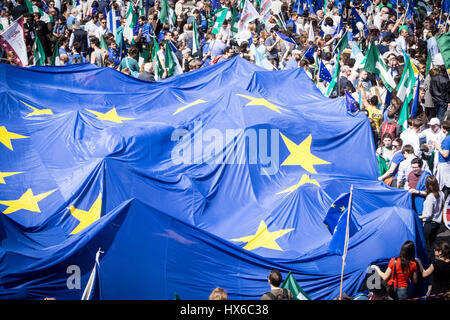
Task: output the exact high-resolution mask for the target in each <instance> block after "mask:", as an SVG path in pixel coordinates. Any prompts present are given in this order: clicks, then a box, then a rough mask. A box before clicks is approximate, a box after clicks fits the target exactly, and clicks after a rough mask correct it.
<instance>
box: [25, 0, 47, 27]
mask: <svg viewBox="0 0 450 320" xmlns="http://www.w3.org/2000/svg"><path fill="white" fill-rule="evenodd" d="M25 4H26V5H27V8H28V12H29V13H31V14H33V13H34V12H39V13H40V14H41V18H40V20H42V21H44V22H45V23H47V22H53V17H52V16H50V15H48V14H47V13H45V12H44V11H42V10H41V9H40V8H39V7H37V6H35V5H34V4H32V3H31V1H29V0H25Z"/></svg>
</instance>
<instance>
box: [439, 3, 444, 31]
mask: <svg viewBox="0 0 450 320" xmlns="http://www.w3.org/2000/svg"><path fill="white" fill-rule="evenodd" d="M443 7H444V0H441V13H440V14H439V21H438V26H439V25H440V24H441V19H442V9H443Z"/></svg>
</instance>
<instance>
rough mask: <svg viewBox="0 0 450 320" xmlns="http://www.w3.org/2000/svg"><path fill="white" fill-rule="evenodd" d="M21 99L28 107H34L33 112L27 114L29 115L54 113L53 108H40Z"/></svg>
mask: <svg viewBox="0 0 450 320" xmlns="http://www.w3.org/2000/svg"><path fill="white" fill-rule="evenodd" d="M19 101H20V102H22V103H23V104H24V105H26V106H27V107H28V108H30V109H33V112H30V113H29V114H27V115H26V116H27V117H31V116H41V115H48V114H53V112H52V110H51V109H38V108H36V107H33V106H30V105H29V104H28V103H26V102H23V101H22V100H19Z"/></svg>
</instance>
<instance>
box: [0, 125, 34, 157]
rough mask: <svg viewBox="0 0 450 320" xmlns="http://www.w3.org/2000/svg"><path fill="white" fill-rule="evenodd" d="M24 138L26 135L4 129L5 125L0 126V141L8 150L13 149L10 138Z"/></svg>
mask: <svg viewBox="0 0 450 320" xmlns="http://www.w3.org/2000/svg"><path fill="white" fill-rule="evenodd" d="M25 138H28V137H26V136H22V135H20V134H17V133H14V132H9V131H8V130H6V128H5V126H1V127H0V142H1V143H3V144H4V145H5V146H6V147H7V148H8V149H9V150H13V147H12V144H11V140H12V139H25ZM13 151H14V150H13Z"/></svg>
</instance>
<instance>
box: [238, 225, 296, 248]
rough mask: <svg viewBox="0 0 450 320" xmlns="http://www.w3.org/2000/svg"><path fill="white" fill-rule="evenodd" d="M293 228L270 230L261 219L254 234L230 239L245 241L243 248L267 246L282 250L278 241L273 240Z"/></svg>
mask: <svg viewBox="0 0 450 320" xmlns="http://www.w3.org/2000/svg"><path fill="white" fill-rule="evenodd" d="M292 230H294V229H282V230H278V231H273V232H270V231H269V230H268V229H267V226H266V224H265V223H264V221H261V223H260V224H259V227H258V231H256V233H255V234H254V235H251V236H246V237H242V238H238V239H231V241H242V242H247V244H246V245H245V247H244V249H246V250H254V249H257V248H267V249H273V250H279V251H282V249H281V248H280V246H279V245H278V243H277V242H276V241H275V240H276V239H278V238H280V237H282V236H284V235H285V234H286V233H289V232H291V231H292Z"/></svg>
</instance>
